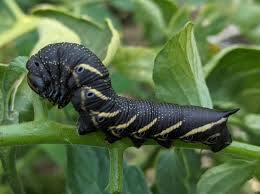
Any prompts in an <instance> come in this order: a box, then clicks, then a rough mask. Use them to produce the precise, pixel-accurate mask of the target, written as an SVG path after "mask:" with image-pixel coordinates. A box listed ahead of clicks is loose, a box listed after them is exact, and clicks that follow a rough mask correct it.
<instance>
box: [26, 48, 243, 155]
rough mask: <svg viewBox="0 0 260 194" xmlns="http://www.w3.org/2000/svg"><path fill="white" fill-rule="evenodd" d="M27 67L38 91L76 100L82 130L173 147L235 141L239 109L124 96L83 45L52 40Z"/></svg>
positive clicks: (59, 100)
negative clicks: (233, 122) (233, 121)
mask: <svg viewBox="0 0 260 194" xmlns="http://www.w3.org/2000/svg"><path fill="white" fill-rule="evenodd" d="M26 67H27V69H28V75H27V80H28V84H29V86H30V87H31V88H32V90H34V91H35V92H36V93H37V94H39V95H40V96H42V97H43V98H46V99H48V100H49V101H50V102H52V103H53V104H58V107H59V108H62V107H64V106H66V105H67V104H68V103H69V102H71V103H72V104H73V106H74V108H75V109H76V110H77V111H78V113H79V119H78V122H77V128H78V133H79V134H80V135H84V134H87V133H90V132H93V131H97V130H102V131H103V132H104V133H105V135H106V140H107V141H108V142H110V143H113V142H115V141H117V140H119V139H122V138H124V137H129V138H130V139H131V140H132V142H133V143H134V145H135V146H136V147H140V146H141V145H143V143H144V142H145V141H146V140H147V139H154V140H155V141H156V142H157V143H158V144H160V145H162V146H164V147H167V148H168V147H170V146H171V144H172V141H173V140H175V139H180V140H183V141H188V142H200V143H203V144H205V145H208V146H209V147H210V148H211V150H212V151H214V152H217V151H220V150H222V149H223V148H225V147H226V146H228V145H229V144H230V143H231V142H232V138H231V135H230V133H229V131H228V129H227V121H228V117H229V116H230V115H232V114H234V113H235V112H237V111H238V109H234V110H231V111H226V112H222V111H217V110H214V109H208V108H203V107H198V106H180V105H177V104H170V103H155V102H151V101H146V100H133V99H129V98H125V97H122V96H119V95H117V94H116V92H115V91H114V90H113V87H112V85H111V80H110V77H109V72H108V70H107V69H106V67H105V66H104V65H103V64H102V62H101V61H100V60H99V59H98V57H97V56H96V55H95V54H94V53H93V52H91V51H90V50H89V49H87V48H85V47H84V46H82V45H79V44H75V43H56V44H51V45H48V46H46V47H44V48H43V49H41V50H40V51H39V52H38V53H36V54H35V55H33V56H32V57H31V58H30V59H29V60H28V62H27V64H26Z"/></svg>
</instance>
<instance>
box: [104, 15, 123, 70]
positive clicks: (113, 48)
mask: <svg viewBox="0 0 260 194" xmlns="http://www.w3.org/2000/svg"><path fill="white" fill-rule="evenodd" d="M106 25H107V27H108V29H109V31H110V32H111V40H110V42H109V44H108V47H107V51H106V56H105V58H104V60H103V61H102V62H103V64H104V65H109V63H110V62H111V61H112V59H113V57H114V56H115V54H116V53H117V50H118V48H119V46H120V37H119V33H118V32H117V30H116V29H115V28H114V26H113V24H112V22H111V21H110V20H109V19H106Z"/></svg>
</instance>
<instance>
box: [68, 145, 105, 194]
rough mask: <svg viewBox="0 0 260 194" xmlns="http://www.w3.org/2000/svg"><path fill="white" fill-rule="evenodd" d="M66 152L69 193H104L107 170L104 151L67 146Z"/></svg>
mask: <svg viewBox="0 0 260 194" xmlns="http://www.w3.org/2000/svg"><path fill="white" fill-rule="evenodd" d="M67 151H68V160H67V161H68V169H67V178H68V186H69V190H70V193H72V194H78V193H95V194H98V193H100V194H102V193H104V192H103V191H104V189H105V186H106V183H107V181H108V169H109V168H108V166H109V161H108V155H107V152H106V150H105V149H100V148H91V147H87V146H68V147H67Z"/></svg>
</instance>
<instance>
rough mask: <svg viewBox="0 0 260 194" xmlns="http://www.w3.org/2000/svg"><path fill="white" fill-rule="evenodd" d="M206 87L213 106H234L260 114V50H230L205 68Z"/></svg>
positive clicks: (235, 48) (236, 47)
mask: <svg viewBox="0 0 260 194" xmlns="http://www.w3.org/2000/svg"><path fill="white" fill-rule="evenodd" d="M205 72H206V76H207V84H208V86H209V89H210V93H211V94H212V99H213V101H214V104H217V105H219V106H221V105H222V104H225V103H232V104H235V105H236V106H239V107H240V108H242V109H243V110H244V111H247V112H252V113H260V104H259V103H256V102H258V101H259V99H260V77H259V73H260V48H259V47H240V46H235V47H230V48H227V49H225V50H223V51H222V52H220V53H219V54H218V55H216V56H215V57H214V58H213V59H212V60H211V61H210V62H209V63H208V64H207V65H206V66H205Z"/></svg>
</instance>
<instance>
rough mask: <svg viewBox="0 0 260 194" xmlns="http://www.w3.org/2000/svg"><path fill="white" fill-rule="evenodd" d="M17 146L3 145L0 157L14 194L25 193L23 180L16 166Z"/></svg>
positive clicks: (0, 149)
mask: <svg viewBox="0 0 260 194" xmlns="http://www.w3.org/2000/svg"><path fill="white" fill-rule="evenodd" d="M15 152H16V148H15V147H14V146H13V147H1V148H0V157H1V162H2V166H3V169H4V173H5V176H6V178H7V180H8V182H9V184H10V187H11V188H12V190H13V192H14V194H25V191H24V188H23V185H22V183H21V180H20V178H19V176H18V174H17V171H16V167H15V154H16V153H15Z"/></svg>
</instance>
